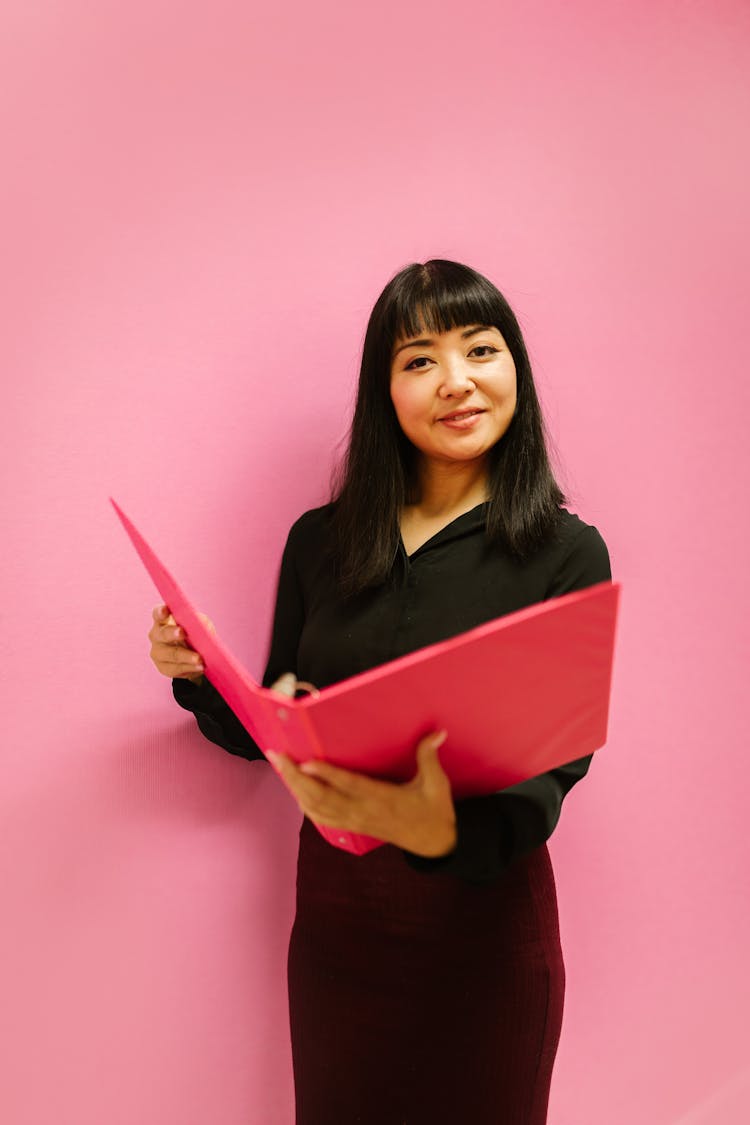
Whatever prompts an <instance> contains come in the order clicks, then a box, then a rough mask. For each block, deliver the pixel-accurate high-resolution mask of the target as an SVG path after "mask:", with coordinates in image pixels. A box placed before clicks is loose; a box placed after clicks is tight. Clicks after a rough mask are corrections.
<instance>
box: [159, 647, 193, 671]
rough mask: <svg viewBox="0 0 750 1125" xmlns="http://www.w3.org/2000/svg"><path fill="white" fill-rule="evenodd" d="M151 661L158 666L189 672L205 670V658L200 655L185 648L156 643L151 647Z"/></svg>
mask: <svg viewBox="0 0 750 1125" xmlns="http://www.w3.org/2000/svg"><path fill="white" fill-rule="evenodd" d="M151 659H152V660H153V661H154V663H156V664H165V665H169V666H170V667H175V668H183V669H185V670H188V671H194V672H197V671H200V670H201V669H202V668H203V658H202V657H201V655H200V653H198V652H193V650H192V649H190V648H184V647H183V646H175V645H169V644H160V643H159V642H156V643H155V644H153V645H152V646H151Z"/></svg>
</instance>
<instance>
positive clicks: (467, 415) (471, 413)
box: [438, 410, 484, 430]
mask: <svg viewBox="0 0 750 1125" xmlns="http://www.w3.org/2000/svg"><path fill="white" fill-rule="evenodd" d="M482 414H484V411H483V410H456V411H455V412H454V413H453V414H446V415H445V416H444V417H443V418H438V422H442V423H443V424H444V425H446V426H450V428H451V429H454V430H467V429H469V428H470V427H471V426H474V425H475V424H476V421H477V419H478V418H479V417H480V416H481V415H482Z"/></svg>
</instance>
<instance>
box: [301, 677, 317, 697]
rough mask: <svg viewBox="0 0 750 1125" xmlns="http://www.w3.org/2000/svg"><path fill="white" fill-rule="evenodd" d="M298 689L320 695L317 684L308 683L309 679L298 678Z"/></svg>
mask: <svg viewBox="0 0 750 1125" xmlns="http://www.w3.org/2000/svg"><path fill="white" fill-rule="evenodd" d="M296 690H297V691H306V692H309V693H310V695H320V692H319V691H318V689H317V688H316V686H315V684H308V682H307V680H297V687H296Z"/></svg>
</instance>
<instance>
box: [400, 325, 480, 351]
mask: <svg viewBox="0 0 750 1125" xmlns="http://www.w3.org/2000/svg"><path fill="white" fill-rule="evenodd" d="M494 327H495V325H494V324H480V325H478V326H477V327H476V328H467V329H466V331H465V332H462V333H461V339H462V340H467V339H468V338H469V336H476V334H477V332H484V331H485V329H487V328H494ZM434 344H435V341H434V340H409V341H408V343H406V344H402V345H401V347H400V348H396V350H395V352H394V353H393V359H395V358H396V356H397V355H398V353H399V352H402V351H403V350H404V348H417V347H419V348H431V347H433V346H434Z"/></svg>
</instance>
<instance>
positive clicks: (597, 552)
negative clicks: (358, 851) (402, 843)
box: [402, 524, 612, 883]
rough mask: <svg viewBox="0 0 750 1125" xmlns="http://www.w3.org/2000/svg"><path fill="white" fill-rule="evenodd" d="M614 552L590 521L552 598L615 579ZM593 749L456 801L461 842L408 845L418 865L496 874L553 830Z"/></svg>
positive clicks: (483, 878) (479, 877)
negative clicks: (442, 849) (439, 847)
mask: <svg viewBox="0 0 750 1125" xmlns="http://www.w3.org/2000/svg"><path fill="white" fill-rule="evenodd" d="M611 578H612V574H611V569H610V561H609V552H608V551H607V547H606V544H605V542H604V540H603V539H602V537H601V535H600V534H599V532H598V531H597V529H596V528H595V527H593V526H591V525H590V524H586V525H584V527H583V530H582V531H581V532H580V533H579V534H578V535H577V536H576V538H575V539H574V541H573V543H572V546H571V549H570V551H569V552H568V554H567V555H566V557H565V559H564V561H563V563H562V565H561V566H560V568H559V569H558V571H557V573H556V574H555V575H554V577H553V579H552V582H551V584H550V587H549V589H548V592H547V597H548V598H553V597H560V596H562V595H563V594H568V593H571V592H572V591H574V590H583V589H585V588H586V587H587V586H593V585H595V584H596V583H598V582H604V581H607V580H611ZM592 757H593V755H591V754H589V755H587V756H586V757H583V758H578V759H576V760H575V761H573V762H569V763H567V764H566V765H564V766H560V767H558V768H557V769H553V770H549V771H548V772H547V773H542V774H539V775H538V776H537V777H532V778H529V779H528V780H526V781H521V782H519V783H518V784H516V785H511V786H508V787H507V788H506V789H502V790H501V791H500V792H498V793H492V794H489V795H487V796H482V797H469V798H465V799H463V800H458V801H456V802H455V809H456V830H457V843H456V847H455V848H454V849H453V851H452V852H449V853H448V854H447V855H445V856H438V857H436V858H431V857H426V856H418V855H415V854H414V853H412V852H408V851H406V850H403V849H402V851H403V855H404V858H405V859H406V862H407V863H408V864H409V865H410V866H411V867H413V868H415V869H416V870H418V871H424V872H430V871H445V872H450V873H451V874H455V875H459V876H461V877H462V878H464V879H467V880H469V881H470V882H475V883H484V882H489V881H490V880H493V879H495V878H496V877H497V876H498V875H499V874H500V872H501V871H502V870H503V869H504V868H505V867H507V866H508V864H510V863H511V862H512V861H513V860H514V859H516V858H517V857H519V856H522V855H524V854H525V853H526V852H529V851H532V850H533V849H534V848H537V847H540V846H541V845H542V844H543V843H545V842H546V841H547V840H548V839H549V837H550V836H551V835H552V832H553V831H554V829H555V827H556V825H557V822H558V820H559V819H560V812H561V809H562V803H563V800H564V798H565V796H566V795H567V793H569V792H570V790H571V789H572V788H573V786H574V785H575V784H576V782H578V781H580V779H581V778H582V777H584V776H585V774H586V772H587V771H588V768H589V765H590V763H591V759H592Z"/></svg>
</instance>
